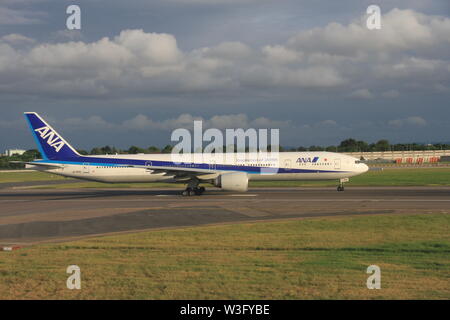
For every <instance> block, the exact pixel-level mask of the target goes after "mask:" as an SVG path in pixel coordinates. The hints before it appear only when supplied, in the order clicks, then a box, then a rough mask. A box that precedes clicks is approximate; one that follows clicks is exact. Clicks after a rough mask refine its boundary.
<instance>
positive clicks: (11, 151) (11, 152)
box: [5, 149, 26, 157]
mask: <svg viewBox="0 0 450 320" xmlns="http://www.w3.org/2000/svg"><path fill="white" fill-rule="evenodd" d="M25 152H26V150H22V149H6V150H5V156H7V157H11V156H12V155H14V154H16V155H19V156H21V155H23V154H24V153H25Z"/></svg>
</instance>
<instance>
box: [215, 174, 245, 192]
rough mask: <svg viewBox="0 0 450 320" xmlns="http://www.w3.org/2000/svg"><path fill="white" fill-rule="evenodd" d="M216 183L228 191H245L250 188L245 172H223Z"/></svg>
mask: <svg viewBox="0 0 450 320" xmlns="http://www.w3.org/2000/svg"><path fill="white" fill-rule="evenodd" d="M214 185H215V186H216V187H219V188H222V189H223V190H227V191H239V192H245V191H247V189H248V176H247V173H245V172H229V173H223V174H221V175H220V176H219V177H217V178H216V180H215V181H214Z"/></svg>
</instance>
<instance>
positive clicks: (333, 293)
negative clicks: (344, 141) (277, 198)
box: [0, 214, 450, 299]
mask: <svg viewBox="0 0 450 320" xmlns="http://www.w3.org/2000/svg"><path fill="white" fill-rule="evenodd" d="M449 224H450V215H448V214H427V215H378V216H364V217H339V218H315V219H303V220H290V221H283V222H264V223H245V224H236V225H218V226H207V227H191V228H183V229H176V230H162V231H152V232H140V233H134V234H124V235H115V236H108V237H99V238H92V239H88V240H83V241H75V242H70V243H63V244H47V245H37V246H32V247H28V248H22V249H19V250H17V251H12V252H0V256H1V259H0V299H35V298H43V299H55V298H56V299H71V298H77V299H78V298H79V299H105V298H106V299H355V298H357V299H449V298H450V258H449V257H450V234H449V232H448V231H449ZM71 264H76V265H78V266H79V267H80V268H81V277H82V289H81V290H79V291H77V290H75V291H71V290H68V289H66V285H65V283H66V279H67V277H68V275H67V274H66V273H65V271H66V268H67V266H68V265H71ZM372 264H376V265H378V266H380V268H381V286H382V289H381V290H368V289H367V288H366V279H367V277H368V274H366V268H367V267H368V266H369V265H372Z"/></svg>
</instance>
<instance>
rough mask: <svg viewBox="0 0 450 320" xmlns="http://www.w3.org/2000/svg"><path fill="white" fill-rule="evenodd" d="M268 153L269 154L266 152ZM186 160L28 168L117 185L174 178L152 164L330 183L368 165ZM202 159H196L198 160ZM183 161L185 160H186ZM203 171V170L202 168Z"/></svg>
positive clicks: (315, 156)
mask: <svg viewBox="0 0 450 320" xmlns="http://www.w3.org/2000/svg"><path fill="white" fill-rule="evenodd" d="M269 154H270V153H269ZM186 156H187V157H188V160H187V161H183V162H182V163H178V162H174V161H173V155H171V154H133V155H122V154H121V155H101V156H83V162H80V163H78V162H70V161H59V160H41V161H39V162H43V163H48V164H52V163H53V164H58V165H59V166H60V167H58V168H56V167H55V168H46V169H43V167H41V166H33V165H28V166H27V167H28V168H31V169H37V170H45V171H47V172H51V173H54V174H58V175H62V176H66V177H72V178H77V179H84V180H91V181H100V182H108V183H120V182H122V183H123V182H173V181H175V180H174V175H170V174H167V172H161V171H158V170H152V169H153V168H154V166H155V163H161V162H170V163H171V164H170V165H171V166H172V167H174V168H179V167H182V168H196V167H199V166H202V168H203V169H204V170H208V171H209V173H211V175H214V174H216V175H217V174H222V173H224V172H230V171H241V172H247V174H248V178H249V180H266V181H268V180H333V179H341V178H348V177H352V176H355V175H358V174H361V173H364V172H366V171H367V170H368V167H367V165H365V164H363V163H360V161H359V160H358V159H356V158H353V157H350V156H348V155H345V154H340V153H333V152H280V153H279V154H278V156H277V157H267V156H266V155H264V156H261V155H260V154H259V153H245V154H243V153H234V154H212V155H209V156H202V155H199V154H189V155H186ZM199 156H200V157H201V158H198V157H199ZM114 159H121V160H122V161H128V160H130V161H134V160H139V161H141V162H142V161H144V162H145V163H146V165H147V164H148V166H152V169H149V168H145V167H131V166H130V167H126V166H124V165H120V166H118V165H117V166H116V165H111V164H110V163H108V161H109V160H111V161H114ZM185 160H186V159H185ZM205 168H206V169H205Z"/></svg>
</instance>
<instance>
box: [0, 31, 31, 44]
mask: <svg viewBox="0 0 450 320" xmlns="http://www.w3.org/2000/svg"><path fill="white" fill-rule="evenodd" d="M0 41H3V42H7V43H10V44H12V45H16V44H19V45H20V44H32V43H35V42H36V41H35V40H34V39H31V38H28V37H26V36H24V35H21V34H18V33H11V34H8V35H5V36H3V37H1V38H0Z"/></svg>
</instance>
